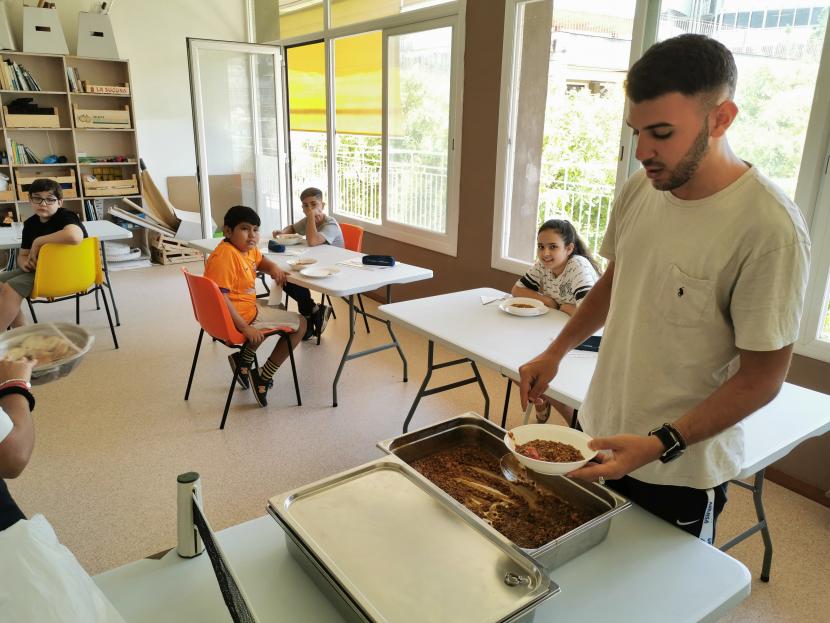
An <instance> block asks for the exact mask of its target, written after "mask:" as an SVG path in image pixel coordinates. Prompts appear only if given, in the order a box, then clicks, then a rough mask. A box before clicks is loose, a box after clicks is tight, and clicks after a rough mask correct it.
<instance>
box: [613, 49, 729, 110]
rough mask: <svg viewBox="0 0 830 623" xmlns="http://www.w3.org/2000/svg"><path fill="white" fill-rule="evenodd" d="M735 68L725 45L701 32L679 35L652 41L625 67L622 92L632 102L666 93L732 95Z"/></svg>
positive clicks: (690, 95)
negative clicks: (700, 33) (629, 66)
mask: <svg viewBox="0 0 830 623" xmlns="http://www.w3.org/2000/svg"><path fill="white" fill-rule="evenodd" d="M737 82H738V68H737V67H736V66H735V59H734V58H733V56H732V53H731V52H730V51H729V50H728V49H727V48H726V46H725V45H723V44H722V43H720V42H719V41H715V40H714V39H711V38H710V37H707V36H705V35H693V34H687V35H680V36H678V37H672V38H671V39H666V40H665V41H661V42H660V43H655V44H654V45H653V46H651V47H650V48H649V49H648V50H647V51H646V53H645V54H643V56H642V57H641V58H640V59H639V60H638V61H637V62H636V63H634V65H632V66H631V69H629V70H628V77H627V78H626V81H625V94H626V95H627V96H628V99H630V100H631V101H632V102H634V103H639V102H642V101H645V100H651V99H655V98H658V97H660V96H662V95H666V94H667V93H675V92H677V93H682V94H683V95H686V96H689V97H692V96H695V95H701V94H707V93H708V94H712V95H713V96H715V97H717V96H719V95H720V94H721V93H722V92H723V91H724V90H726V92H727V97H729V99H732V98H734V97H735V86H736V84H737Z"/></svg>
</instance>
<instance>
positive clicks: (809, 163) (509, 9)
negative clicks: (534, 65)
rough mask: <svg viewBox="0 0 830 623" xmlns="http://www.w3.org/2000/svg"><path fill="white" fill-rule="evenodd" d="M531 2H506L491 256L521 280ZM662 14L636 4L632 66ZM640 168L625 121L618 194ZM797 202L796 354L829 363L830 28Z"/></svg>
mask: <svg viewBox="0 0 830 623" xmlns="http://www.w3.org/2000/svg"><path fill="white" fill-rule="evenodd" d="M527 1H528V0H507V3H506V7H505V23H504V40H503V48H502V74H501V75H502V86H501V98H500V102H499V111H500V114H499V135H498V136H499V138H498V153H497V170H496V192H495V200H494V212H493V241H492V253H491V265H492V267H493V268H495V269H498V270H503V271H506V272H509V273H513V274H517V275H521V274H523V273H524V272H525V271H526V270H527V268H528V266H530V265H531V264H530V262H523V261H520V260H517V259H513V258H510V257H507V256H506V248H505V239H504V238H505V234H506V233H507V231H508V220H509V219H510V210H509V207H510V206H509V200H510V195H511V180H510V176H511V175H512V170H513V148H514V146H513V144H512V142H511V137H513V136H514V135H515V125H516V118H515V117H516V111H515V102H514V101H513V98H512V95H513V94H514V93H516V92H517V84H516V83H517V72H516V68H517V67H518V66H519V64H520V62H521V59H520V58H516V56H517V54H515V53H514V48H515V44H516V40H517V36H518V33H517V23H516V16H517V10H518V6H519V5H520V4H523V3H524V2H527ZM659 14H660V2H659V0H637V3H636V8H635V15H634V30H633V32H632V41H631V58H630V61H629V66H630V65H631V64H632V63H633V62H634V61H635V60H636V59H637V58H639V57H640V56H641V55H642V53H643V51H644V50H645V49H647V48H648V47H649V45H651V43H652V42H654V41H655V40H656V38H657V27H658V25H659ZM626 106H627V104H626ZM638 168H639V163H638V162H637V160H636V158H635V157H634V136H633V133H632V132H631V130H630V128H628V127H627V126H626V125H625V123H624V122H623V128H622V132H621V139H620V164H619V166H618V168H617V182H616V189H615V195H616V192H617V191H618V190H619V189H620V188H621V187H622V183H623V182H624V181H625V180H626V179H627V178H628V176H629V175H630V174H631V173H633V172H634V171H636V170H637V169H638ZM795 202H796V204H797V205H798V206H799V208H800V209H801V211H802V214H803V215H804V218H805V221H806V223H807V226H808V228H809V231H810V237H811V240H812V259H811V264H810V277H809V283H808V286H807V293H806V296H805V300H804V313H803V315H802V320H801V327H800V333H799V338H798V340H797V342H796V343H795V345H794V351H795V353H797V354H799V355H804V356H806V357H810V358H813V359H819V360H821V361H826V362H828V363H830V341H827V340H820V339H819V337H818V335H819V332H820V330H821V327H822V325H823V322H824V318H825V315H826V313H827V306H828V302H830V28H828V31H827V34H826V35H825V39H824V47H823V49H822V55H821V62H820V65H819V71H818V75H817V77H816V89H815V94H814V97H813V104H812V108H811V111H810V119H809V122H808V129H807V137H806V140H805V144H804V151H803V153H802V157H801V168H800V170H799V176H798V183H797V185H796V191H795Z"/></svg>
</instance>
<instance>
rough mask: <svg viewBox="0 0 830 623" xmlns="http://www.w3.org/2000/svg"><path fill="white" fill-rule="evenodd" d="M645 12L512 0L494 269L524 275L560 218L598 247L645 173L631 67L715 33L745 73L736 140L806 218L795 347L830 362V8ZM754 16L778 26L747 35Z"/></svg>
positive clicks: (670, 1) (675, 7)
mask: <svg viewBox="0 0 830 623" xmlns="http://www.w3.org/2000/svg"><path fill="white" fill-rule="evenodd" d="M649 4H650V3H641V2H638V3H636V6H635V3H634V2H630V3H625V2H615V3H597V4H593V3H584V2H581V3H580V2H579V1H578V0H508V2H507V10H506V20H505V37H504V44H503V45H504V54H503V58H504V61H503V67H502V100H501V119H500V125H499V146H500V148H499V149H500V151H499V154H498V172H497V184H496V186H497V196H496V200H495V206H494V210H495V213H494V216H495V221H494V222H495V228H494V229H495V231H494V238H493V248H492V266H493V267H494V268H499V269H502V270H507V271H510V272H513V273H516V274H520V273H522V272H523V271H524V270H526V269H527V266H528V265H529V263H530V262H532V260H533V257H534V253H533V242H534V240H535V232H536V229H537V227H538V224H539V223H540V221H541V220H543V219H545V218H548V217H550V216H553V215H562V216H564V217H565V218H568V219H569V220H572V221H573V222H574V223H575V224H576V225H577V227H578V229H579V230H580V232H581V233H582V235H583V237H584V238H586V239H587V241H588V243H589V245H590V247H591V248H592V249H594V250H596V249H597V248H598V247H599V244H600V243H601V240H602V236H603V235H604V230H605V225H606V222H607V217H608V211H609V209H610V206H611V201H612V199H613V196H614V194H615V192H616V190H617V189H618V188H619V186H620V184H622V182H623V181H624V180H625V179H626V178H627V177H628V175H629V174H630V173H631V172H633V171H634V170H636V169H637V168H638V167H639V163H638V162H637V161H636V159H634V157H633V153H632V152H633V150H632V149H630V147H631V146H633V141H632V139H631V134H630V130H628V129H627V128H625V127H624V126H623V110H624V108H623V107H624V97H623V92H622V87H621V82H622V80H623V79H624V77H625V72H626V71H627V69H628V67H629V66H630V63H631V62H633V60H635V59H636V58H638V56H639V54H640V53H641V50H643V49H645V48H646V47H647V45H648V44H647V43H646V42H647V41H658V40H663V39H666V38H669V37H673V36H676V35H679V34H682V33H684V32H696V33H707V34H708V35H709V36H712V37H715V38H716V39H718V40H719V41H721V42H722V43H724V44H725V45H726V46H727V47H728V48H729V49H731V50H732V52H733V54H734V56H735V60H736V63H737V65H738V75H739V79H738V92H737V94H736V102H737V104H738V107H739V109H740V111H741V112H740V114H739V115H738V117H737V119H736V122H735V123H734V124H733V126H732V127H731V128H730V130H729V141H730V145H731V146H732V148H733V149H734V151H735V153H736V154H738V155H739V156H740V157H742V158H744V159H746V160H748V161H750V162H752V163H753V164H754V165H756V166H758V168H759V169H760V170H761V171H763V172H764V173H765V174H766V175H767V176H768V177H770V178H772V179H773V180H774V181H775V182H776V183H777V184H778V185H779V186H780V187H781V188H782V189H783V190H784V191H785V192H786V193H787V194H789V195H790V196H791V197H793V198H794V199H795V201H796V203H797V204H798V205H799V207H800V208H801V209H802V211H803V212H804V214H805V217H806V219H807V222H808V225H809V227H810V234H811V239H812V242H813V259H812V265H811V271H812V272H811V276H810V285H809V287H808V294H807V298H806V300H805V312H804V318H803V322H802V332H801V336H800V337H799V343H798V344H797V347H796V350H797V352H800V353H803V354H807V355H810V356H815V357H819V358H822V359H825V360H827V361H830V172H828V166H827V163H828V162H830V159H828V155H827V154H828V153H830V142H829V141H828V137H830V48H828V49H827V50H825V49H824V48H825V47H828V46H826V44H825V35H826V26H827V10H826V7H821V16H822V17H821V20H820V21H819V22H818V23H816V24H813V25H812V26H811V27H810V28H788V27H787V26H793V23H794V21H796V13H797V11H796V10H795V9H781V10H776V11H767V12H766V13H765V14H764V13H763V12H760V14H761V15H762V17H763V19H764V21H762V22H758V21H757V20H758V18H754V22H753V17H754V14H755V12H752V13H751V12H745V13H738V14H736V13H731V14H730V13H724V14H721V15H720V16H719V17H714V16H712V15H711V14H708V13H706V12H705V11H704V10H703V8H702V6H701V5H704V4H707V3H689V2H685V1H684V0H664V1H663V2H661V3H660V7H659V11H657V12H652V11H650V10H649ZM594 7H597V8H594ZM635 8H636V10H637V11H642V12H641V13H640V12H638V13H636V14H635ZM813 15H814V11H812V10H811V12H810V20H811V21H812V18H813ZM742 16H743V17H742ZM751 16H752V17H751ZM654 17H656V19H653V18H654ZM802 19H803V18H802ZM751 22H753V23H752V25H753V26H755V25H756V24H757V25H763V26H769V28H770V29H769V30H767V29H762V28H749V27H748V26H749V25H750V23H751ZM650 24H653V26H649V25H650ZM733 24H736V25H737V26H738V27H739V28H738V29H736V28H734V27H733ZM633 33H642V34H641V35H639V34H638V36H636V37H635V36H633ZM592 54H593V56H592ZM587 74H590V75H587ZM577 85H578V86H579V87H580V88H570V87H575V86H577ZM621 128H622V132H621ZM620 137H621V139H620ZM618 154H619V156H620V158H619V162H617V160H618V158H617V155H618Z"/></svg>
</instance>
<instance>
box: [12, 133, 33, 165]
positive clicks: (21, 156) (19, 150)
mask: <svg viewBox="0 0 830 623" xmlns="http://www.w3.org/2000/svg"><path fill="white" fill-rule="evenodd" d="M9 144H10V145H11V148H12V151H11V154H12V163H13V164H40V159H39V158H38V157H37V156H35V154H34V152H33V151H32V150H31V149H29V148H28V147H26V145H24V144H23V143H18V142H17V141H15V140H14V139H13V138H10V139H9Z"/></svg>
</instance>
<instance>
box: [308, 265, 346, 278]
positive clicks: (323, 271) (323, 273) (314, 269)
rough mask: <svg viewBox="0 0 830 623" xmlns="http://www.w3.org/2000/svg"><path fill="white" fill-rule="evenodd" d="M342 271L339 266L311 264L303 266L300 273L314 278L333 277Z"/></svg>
mask: <svg viewBox="0 0 830 623" xmlns="http://www.w3.org/2000/svg"><path fill="white" fill-rule="evenodd" d="M339 272H340V269H339V268H337V266H309V267H307V268H303V269H302V270H301V271H300V274H301V275H303V276H304V277H312V278H314V279H322V278H323V277H331V276H332V275H336V274H337V273H339Z"/></svg>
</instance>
